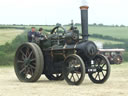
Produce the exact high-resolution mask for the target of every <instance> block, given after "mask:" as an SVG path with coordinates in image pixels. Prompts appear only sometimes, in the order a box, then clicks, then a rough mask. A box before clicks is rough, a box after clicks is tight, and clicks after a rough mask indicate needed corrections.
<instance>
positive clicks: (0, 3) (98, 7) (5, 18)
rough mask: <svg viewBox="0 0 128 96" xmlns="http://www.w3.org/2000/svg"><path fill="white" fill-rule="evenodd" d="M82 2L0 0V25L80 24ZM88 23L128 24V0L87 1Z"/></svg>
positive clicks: (75, 0) (66, 0) (67, 0)
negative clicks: (72, 21) (72, 22)
mask: <svg viewBox="0 0 128 96" xmlns="http://www.w3.org/2000/svg"><path fill="white" fill-rule="evenodd" d="M80 5H81V0H0V24H56V23H57V22H58V23H62V24H68V23H70V21H71V20H72V19H73V20H74V22H79V23H80V9H79V7H80ZM88 5H89V7H90V8H89V23H90V24H92V23H103V24H106V25H110V24H111V25H112V24H118V25H121V24H124V25H128V0H88Z"/></svg>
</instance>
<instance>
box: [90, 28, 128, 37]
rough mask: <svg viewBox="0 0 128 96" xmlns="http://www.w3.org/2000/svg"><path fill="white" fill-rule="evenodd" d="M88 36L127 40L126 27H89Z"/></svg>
mask: <svg viewBox="0 0 128 96" xmlns="http://www.w3.org/2000/svg"><path fill="white" fill-rule="evenodd" d="M89 33H90V34H101V35H103V36H112V37H114V38H119V39H128V27H94V26H90V27H89Z"/></svg>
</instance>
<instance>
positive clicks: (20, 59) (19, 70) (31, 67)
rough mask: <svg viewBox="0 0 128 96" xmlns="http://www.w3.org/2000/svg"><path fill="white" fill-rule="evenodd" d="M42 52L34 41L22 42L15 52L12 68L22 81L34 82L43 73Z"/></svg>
mask: <svg viewBox="0 0 128 96" xmlns="http://www.w3.org/2000/svg"><path fill="white" fill-rule="evenodd" d="M43 67H44V61H43V54H42V52H41V49H40V48H39V46H38V45H36V44H34V43H24V44H22V45H21V46H20V47H19V48H18V49H17V52H16V55H15V62H14V69H15V73H16V76H17V77H18V79H19V80H20V81H22V82H36V81H37V80H38V79H39V78H40V76H41V74H42V73H43Z"/></svg>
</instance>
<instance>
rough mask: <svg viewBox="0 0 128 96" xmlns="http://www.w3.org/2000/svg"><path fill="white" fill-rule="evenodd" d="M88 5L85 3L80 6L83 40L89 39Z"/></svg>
mask: <svg viewBox="0 0 128 96" xmlns="http://www.w3.org/2000/svg"><path fill="white" fill-rule="evenodd" d="M88 8H89V7H88V6H87V5H83V6H81V7H80V10H81V25H82V37H83V40H88V36H89V34H88Z"/></svg>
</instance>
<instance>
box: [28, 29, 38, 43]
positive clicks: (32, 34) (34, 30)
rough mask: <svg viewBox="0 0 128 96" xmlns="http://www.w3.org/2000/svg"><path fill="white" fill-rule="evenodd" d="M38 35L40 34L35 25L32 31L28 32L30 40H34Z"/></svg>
mask: <svg viewBox="0 0 128 96" xmlns="http://www.w3.org/2000/svg"><path fill="white" fill-rule="evenodd" d="M38 35H39V34H38V33H37V32H36V29H35V27H32V28H31V31H29V32H28V42H32V41H33V40H35V38H36V37H38Z"/></svg>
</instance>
